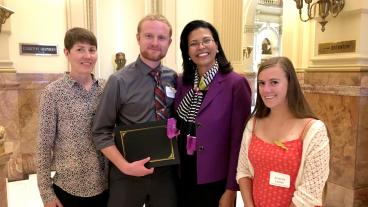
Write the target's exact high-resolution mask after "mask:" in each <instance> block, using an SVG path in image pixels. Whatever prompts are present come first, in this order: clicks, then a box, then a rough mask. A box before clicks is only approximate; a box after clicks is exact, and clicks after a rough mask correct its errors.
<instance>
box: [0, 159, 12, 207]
mask: <svg viewBox="0 0 368 207" xmlns="http://www.w3.org/2000/svg"><path fill="white" fill-rule="evenodd" d="M10 155H11V153H3V154H0V206H1V207H7V206H8V201H7V193H6V178H7V167H6V166H7V163H8V160H9V159H10Z"/></svg>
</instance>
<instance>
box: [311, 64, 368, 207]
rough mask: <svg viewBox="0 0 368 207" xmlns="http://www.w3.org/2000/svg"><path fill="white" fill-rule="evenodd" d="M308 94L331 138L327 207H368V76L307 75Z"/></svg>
mask: <svg viewBox="0 0 368 207" xmlns="http://www.w3.org/2000/svg"><path fill="white" fill-rule="evenodd" d="M365 70H366V69H365ZM321 83H323V85H322V84H321ZM304 91H305V94H306V97H307V99H308V102H309V103H310V104H311V106H312V109H313V111H314V112H315V113H316V114H317V115H318V116H319V118H320V119H322V120H323V121H324V122H325V123H326V124H327V127H328V130H329V134H330V146H331V160H330V170H331V171H330V176H329V179H328V183H327V195H326V200H325V202H326V203H325V206H332V207H363V206H368V150H367V149H368V117H367V114H368V72H363V71H362V72H346V71H345V72H341V71H329V72H321V71H314V72H311V71H310V72H306V73H305V74H304Z"/></svg>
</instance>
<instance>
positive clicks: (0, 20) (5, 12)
mask: <svg viewBox="0 0 368 207" xmlns="http://www.w3.org/2000/svg"><path fill="white" fill-rule="evenodd" d="M13 13H14V11H12V10H11V9H8V8H6V7H5V6H1V5H0V32H1V27H2V25H3V24H5V21H6V19H8V18H9V17H10V15H12V14H13Z"/></svg>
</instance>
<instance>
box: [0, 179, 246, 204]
mask: <svg viewBox="0 0 368 207" xmlns="http://www.w3.org/2000/svg"><path fill="white" fill-rule="evenodd" d="M7 188H8V192H7V193H8V207H43V205H42V201H41V197H40V195H39V191H38V188H37V178H36V175H30V176H29V179H28V180H22V181H16V182H10V183H7ZM20 195H21V196H20ZM237 206H238V207H239V206H243V201H242V199H241V196H240V193H238V196H237Z"/></svg>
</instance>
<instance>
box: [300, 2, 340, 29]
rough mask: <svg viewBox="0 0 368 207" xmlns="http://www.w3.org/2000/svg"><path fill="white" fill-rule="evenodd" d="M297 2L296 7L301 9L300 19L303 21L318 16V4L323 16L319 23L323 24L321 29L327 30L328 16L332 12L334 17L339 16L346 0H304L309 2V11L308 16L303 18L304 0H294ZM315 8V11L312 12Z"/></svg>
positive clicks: (319, 12) (319, 11)
mask: <svg viewBox="0 0 368 207" xmlns="http://www.w3.org/2000/svg"><path fill="white" fill-rule="evenodd" d="M294 1H295V3H296V8H297V9H298V10H299V17H300V20H302V21H303V22H307V21H308V20H311V19H313V18H315V16H316V7H317V5H318V14H319V16H320V17H321V20H320V21H319V23H320V24H321V26H322V27H321V31H322V32H324V31H325V25H326V24H327V22H328V21H326V17H327V16H328V15H329V14H330V13H331V15H332V16H333V17H337V15H339V13H340V12H341V10H342V9H343V8H344V5H345V0H318V1H317V2H314V3H313V2H312V1H313V0H304V2H305V3H306V4H307V6H308V7H307V13H308V18H307V19H303V17H302V9H303V0H294ZM312 10H313V12H312Z"/></svg>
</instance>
